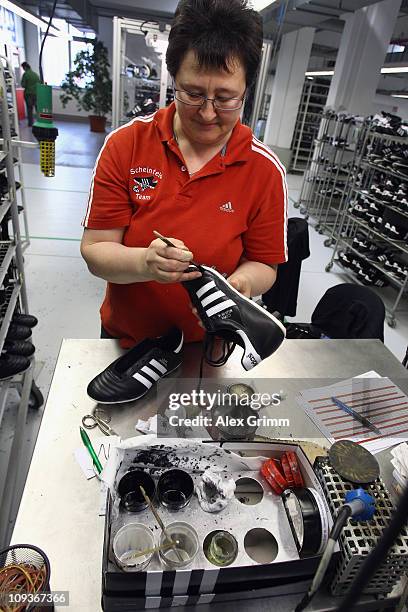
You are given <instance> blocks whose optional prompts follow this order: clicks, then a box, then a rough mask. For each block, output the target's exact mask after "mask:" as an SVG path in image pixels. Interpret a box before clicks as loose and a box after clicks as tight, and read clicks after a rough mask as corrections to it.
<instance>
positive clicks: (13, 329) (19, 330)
mask: <svg viewBox="0 0 408 612" xmlns="http://www.w3.org/2000/svg"><path fill="white" fill-rule="evenodd" d="M30 336H31V328H30V327H27V326H26V325H16V324H14V323H10V325H9V328H8V331H7V335H6V340H28V338H29V337H30Z"/></svg>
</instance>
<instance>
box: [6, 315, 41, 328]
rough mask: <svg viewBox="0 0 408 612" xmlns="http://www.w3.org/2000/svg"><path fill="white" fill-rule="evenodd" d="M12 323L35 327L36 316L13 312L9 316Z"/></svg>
mask: <svg viewBox="0 0 408 612" xmlns="http://www.w3.org/2000/svg"><path fill="white" fill-rule="evenodd" d="M11 321H12V323H15V324H16V325H25V326H26V327H35V326H36V325H37V323H38V319H37V317H34V315H30V314H24V313H23V312H15V313H14V314H13V316H12V318H11Z"/></svg>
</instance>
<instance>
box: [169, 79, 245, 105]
mask: <svg viewBox="0 0 408 612" xmlns="http://www.w3.org/2000/svg"><path fill="white" fill-rule="evenodd" d="M173 91H174V97H175V98H176V100H178V101H179V102H182V103H183V104H188V105H189V106H204V104H205V103H206V102H212V104H213V105H214V108H216V109H217V110H221V111H234V110H239V109H240V108H241V107H242V105H243V103H244V98H245V92H244V95H243V96H242V98H223V97H222V96H217V97H216V98H209V97H208V96H203V95H202V94H196V93H191V92H189V91H185V90H184V89H176V87H174V85H173Z"/></svg>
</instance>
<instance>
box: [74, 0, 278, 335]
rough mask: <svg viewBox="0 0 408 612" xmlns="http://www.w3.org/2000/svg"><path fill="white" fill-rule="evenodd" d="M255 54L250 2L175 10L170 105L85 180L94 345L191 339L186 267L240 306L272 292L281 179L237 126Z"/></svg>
mask: <svg viewBox="0 0 408 612" xmlns="http://www.w3.org/2000/svg"><path fill="white" fill-rule="evenodd" d="M261 50H262V22H261V18H260V15H259V13H257V12H256V11H254V10H253V9H252V8H251V7H250V6H249V4H248V2H247V0H181V1H180V3H179V5H178V8H177V11H176V14H175V19H174V23H173V26H172V29H171V31H170V34H169V45H168V50H167V56H166V59H167V66H168V70H169V73H170V75H171V77H172V80H173V88H174V97H175V100H174V102H173V103H172V104H170V106H169V107H167V108H165V109H160V110H159V111H157V112H156V113H154V114H152V115H148V116H145V117H138V118H136V119H134V120H132V121H131V122H130V123H128V124H126V125H124V126H122V127H120V128H119V129H117V130H115V131H114V132H112V133H111V134H110V135H109V136H108V137H107V139H106V141H105V144H104V146H103V148H102V150H101V152H100V154H99V157H98V159H97V162H96V165H95V169H94V173H93V179H92V184H91V189H90V196H89V202H88V208H87V211H86V215H85V219H84V222H83V224H84V227H85V230H84V236H83V239H82V244H81V252H82V255H83V257H84V259H85V260H86V262H87V264H88V267H89V270H90V271H91V272H92V273H93V274H95V275H96V276H99V277H101V278H103V279H105V280H107V281H108V286H107V292H106V296H105V300H104V302H103V304H102V308H101V319H102V337H115V338H119V339H120V340H121V345H122V346H123V347H130V346H132V345H134V344H135V343H137V342H139V341H140V340H142V339H143V338H146V337H156V336H159V335H162V334H164V333H166V331H167V330H168V329H169V328H170V327H172V326H177V327H179V328H180V329H182V330H183V332H184V337H185V340H186V341H187V342H188V341H197V340H200V339H201V338H202V336H203V330H202V329H201V328H200V326H199V325H198V321H197V318H196V317H195V316H194V314H193V312H192V310H191V305H190V303H189V299H188V296H187V292H186V291H185V290H184V288H183V287H182V285H181V282H182V281H186V280H191V279H194V278H197V277H199V276H200V272H197V271H195V272H191V271H188V265H189V262H190V261H192V260H193V259H194V260H195V261H197V262H199V263H203V264H206V265H209V266H214V267H216V268H217V270H218V271H219V272H221V273H223V274H224V275H226V276H227V277H228V280H229V281H230V283H231V284H232V285H233V286H234V287H235V289H237V290H238V291H240V292H241V293H243V294H244V295H246V296H247V297H249V296H255V295H260V294H262V293H265V292H266V291H267V290H268V289H269V288H270V287H271V286H272V285H273V283H274V281H275V278H276V269H277V265H278V264H279V263H281V262H284V261H286V258H287V247H286V222H287V219H286V214H287V213H286V204H287V188H286V182H285V170H284V168H283V166H282V164H281V163H280V161H279V160H278V158H277V157H276V155H275V154H274V153H273V152H272V151H271V150H270V149H269V148H268V147H267V146H265V145H264V144H263V143H262V142H260V141H259V140H257V139H256V138H255V137H254V135H253V134H252V132H251V130H250V129H249V128H248V127H246V126H244V125H242V123H241V121H240V115H241V112H242V107H243V104H244V101H245V94H246V92H247V90H248V88H249V87H250V86H251V85H252V84H253V83H254V81H255V78H256V73H257V69H258V66H259V62H260V58H261ZM155 230H156V231H158V232H160V233H161V234H162V235H164V236H166V237H167V238H169V239H170V241H171V242H172V243H173V244H174V245H175V247H171V246H167V245H166V244H164V242H163V241H162V240H161V239H159V238H155V235H154V233H153V232H154V231H155Z"/></svg>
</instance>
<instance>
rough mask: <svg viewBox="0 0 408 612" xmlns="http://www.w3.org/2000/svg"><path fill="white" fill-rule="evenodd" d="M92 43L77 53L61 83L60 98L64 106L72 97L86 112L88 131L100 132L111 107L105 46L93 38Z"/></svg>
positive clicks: (103, 127) (110, 86)
mask: <svg viewBox="0 0 408 612" xmlns="http://www.w3.org/2000/svg"><path fill="white" fill-rule="evenodd" d="M92 44H93V48H92V49H91V50H86V51H80V52H79V53H77V55H76V58H75V60H74V66H75V68H74V70H72V71H71V72H68V73H67V74H66V75H65V80H64V81H63V82H62V84H61V89H62V93H61V95H60V100H61V102H62V105H63V107H64V108H65V106H66V105H67V103H68V102H69V101H70V100H76V101H77V103H78V105H77V106H78V110H84V111H87V112H89V121H90V126H91V132H104V131H105V126H106V115H107V114H108V113H109V112H110V111H111V109H112V80H111V78H110V74H109V60H108V50H107V48H106V47H105V45H104V44H103V43H102V42H101V41H99V40H97V39H95V40H94V41H93V42H92Z"/></svg>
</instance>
